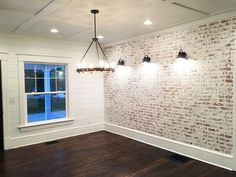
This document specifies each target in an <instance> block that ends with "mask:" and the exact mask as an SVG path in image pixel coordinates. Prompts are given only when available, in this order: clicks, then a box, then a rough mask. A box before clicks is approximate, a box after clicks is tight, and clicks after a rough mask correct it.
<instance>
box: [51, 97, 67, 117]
mask: <svg viewBox="0 0 236 177" xmlns="http://www.w3.org/2000/svg"><path fill="white" fill-rule="evenodd" d="M65 108H66V103H65V94H64V93H59V94H52V95H51V111H52V112H55V111H65Z"/></svg>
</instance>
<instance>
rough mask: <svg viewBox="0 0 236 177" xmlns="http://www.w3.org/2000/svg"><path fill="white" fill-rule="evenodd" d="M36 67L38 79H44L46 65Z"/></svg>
mask: <svg viewBox="0 0 236 177" xmlns="http://www.w3.org/2000/svg"><path fill="white" fill-rule="evenodd" d="M35 66H36V77H37V78H44V71H45V65H44V64H37V65H35Z"/></svg>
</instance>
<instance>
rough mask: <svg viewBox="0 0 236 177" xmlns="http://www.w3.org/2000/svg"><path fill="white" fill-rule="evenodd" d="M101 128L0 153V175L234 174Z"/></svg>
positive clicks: (136, 176) (210, 176) (185, 176)
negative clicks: (179, 160)
mask: <svg viewBox="0 0 236 177" xmlns="http://www.w3.org/2000/svg"><path fill="white" fill-rule="evenodd" d="M171 154H172V153H171V152H168V151H165V150H161V149H158V148H156V147H152V146H149V145H146V144H143V143H140V142H137V141H134V140H131V139H128V138H125V137H122V136H118V135H115V134H111V133H108V132H105V131H101V132H97V133H91V134H87V135H81V136H77V137H72V138H67V139H62V140H59V141H58V143H55V144H50V145H47V144H46V143H43V144H38V145H33V146H28V147H23V148H18V149H14V150H9V151H5V152H4V153H0V177H236V172H231V171H228V170H225V169H222V168H218V167H215V166H212V165H209V164H206V163H203V162H199V161H196V160H190V161H188V162H187V163H185V164H180V163H176V162H173V161H171V160H169V159H168V158H167V157H169V156H170V155H171Z"/></svg>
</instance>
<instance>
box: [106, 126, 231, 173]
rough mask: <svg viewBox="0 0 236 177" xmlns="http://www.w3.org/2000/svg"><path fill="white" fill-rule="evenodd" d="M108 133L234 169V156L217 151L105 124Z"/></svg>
mask: <svg viewBox="0 0 236 177" xmlns="http://www.w3.org/2000/svg"><path fill="white" fill-rule="evenodd" d="M104 128H105V130H106V131H108V132H111V133H115V134H118V135H121V136H125V137H128V138H131V139H134V140H137V141H139V142H142V143H146V144H149V145H152V146H155V147H158V148H161V149H165V150H168V151H171V152H175V153H178V154H181V155H184V156H187V157H190V158H193V159H196V160H199V161H202V162H206V163H209V164H212V165H215V166H218V167H221V168H225V169H228V170H232V169H233V156H232V155H227V154H223V153H219V152H216V151H212V150H208V149H204V148H201V147H197V146H193V145H189V144H186V143H181V142H178V141H174V140H170V139H167V138H163V137H158V136H155V135H151V134H148V133H144V132H141V131H137V130H133V129H130V128H125V127H121V126H118V125H114V124H110V123H105V125H104Z"/></svg>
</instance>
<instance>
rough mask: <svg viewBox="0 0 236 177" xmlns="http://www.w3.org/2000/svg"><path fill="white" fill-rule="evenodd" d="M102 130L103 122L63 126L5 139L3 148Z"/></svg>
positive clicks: (12, 147)
mask: <svg viewBox="0 0 236 177" xmlns="http://www.w3.org/2000/svg"><path fill="white" fill-rule="evenodd" d="M102 130H104V124H103V123H98V124H90V125H84V126H79V127H72V128H64V129H60V130H54V131H49V132H48V131H47V132H43V133H36V134H30V135H25V136H20V137H15V138H8V139H6V141H8V142H6V143H7V146H5V149H14V148H18V147H23V146H29V145H33V144H38V143H43V142H47V141H53V140H58V139H63V138H68V137H73V136H78V135H82V134H87V133H93V132H97V131H102Z"/></svg>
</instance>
